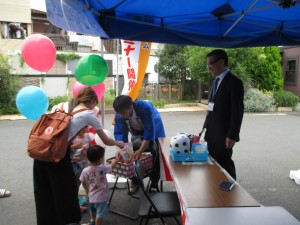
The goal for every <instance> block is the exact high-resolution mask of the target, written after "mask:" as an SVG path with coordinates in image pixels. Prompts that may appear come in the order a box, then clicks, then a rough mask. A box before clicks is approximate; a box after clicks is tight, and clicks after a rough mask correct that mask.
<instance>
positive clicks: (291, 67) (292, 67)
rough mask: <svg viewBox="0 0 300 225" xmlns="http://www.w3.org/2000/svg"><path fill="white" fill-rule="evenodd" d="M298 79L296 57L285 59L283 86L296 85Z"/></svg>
mask: <svg viewBox="0 0 300 225" xmlns="http://www.w3.org/2000/svg"><path fill="white" fill-rule="evenodd" d="M297 77H298V57H293V58H287V60H286V65H285V77H284V84H286V85H296V84H297Z"/></svg>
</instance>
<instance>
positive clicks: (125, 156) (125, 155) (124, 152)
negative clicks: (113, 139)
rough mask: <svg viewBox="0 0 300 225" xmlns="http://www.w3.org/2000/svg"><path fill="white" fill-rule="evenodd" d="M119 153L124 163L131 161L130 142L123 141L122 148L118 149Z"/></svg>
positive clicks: (131, 147)
mask: <svg viewBox="0 0 300 225" xmlns="http://www.w3.org/2000/svg"><path fill="white" fill-rule="evenodd" d="M120 155H121V158H122V161H123V162H124V163H127V164H129V163H131V162H132V161H133V146H132V143H131V142H128V143H125V145H124V148H123V149H120Z"/></svg>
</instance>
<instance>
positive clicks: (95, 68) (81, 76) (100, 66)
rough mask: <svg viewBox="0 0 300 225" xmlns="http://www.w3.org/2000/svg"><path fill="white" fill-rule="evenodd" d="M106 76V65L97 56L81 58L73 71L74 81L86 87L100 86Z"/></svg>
mask: <svg viewBox="0 0 300 225" xmlns="http://www.w3.org/2000/svg"><path fill="white" fill-rule="evenodd" d="M107 74H108V66H107V63H106V61H105V60H104V59H103V58H102V57H101V56H99V55H89V56H85V57H83V58H81V59H80V60H79V62H78V64H77V65H76V69H75V78H76V80H77V81H78V82H80V83H82V84H84V85H87V86H93V85H97V84H100V83H101V82H103V81H104V80H105V78H106V77H107Z"/></svg>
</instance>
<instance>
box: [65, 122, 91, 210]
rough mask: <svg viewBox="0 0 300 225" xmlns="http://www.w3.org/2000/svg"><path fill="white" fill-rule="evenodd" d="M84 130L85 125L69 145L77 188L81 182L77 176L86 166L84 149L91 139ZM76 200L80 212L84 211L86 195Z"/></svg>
mask: <svg viewBox="0 0 300 225" xmlns="http://www.w3.org/2000/svg"><path fill="white" fill-rule="evenodd" d="M86 131H87V127H84V128H82V129H81V130H80V131H79V132H78V134H77V136H76V137H75V138H74V140H73V141H72V145H71V154H70V155H71V162H72V166H73V171H74V173H75V176H76V180H77V185H78V188H79V186H80V184H81V181H80V179H79V177H80V175H81V173H82V170H83V169H84V168H85V167H87V166H88V160H87V157H86V151H87V148H88V147H89V144H90V141H91V140H90V137H89V135H88V133H87V132H86ZM78 200H79V205H80V211H81V212H82V213H84V212H86V211H87V207H85V206H84V205H86V204H87V196H83V197H81V198H78Z"/></svg>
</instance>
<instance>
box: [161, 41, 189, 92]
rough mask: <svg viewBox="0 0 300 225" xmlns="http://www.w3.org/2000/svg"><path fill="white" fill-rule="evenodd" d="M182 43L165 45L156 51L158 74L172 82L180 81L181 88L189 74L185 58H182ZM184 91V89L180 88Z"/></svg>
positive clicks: (183, 47)
mask: <svg viewBox="0 0 300 225" xmlns="http://www.w3.org/2000/svg"><path fill="white" fill-rule="evenodd" d="M185 48H186V46H184V45H169V44H167V45H165V46H164V48H163V49H162V50H160V51H158V54H157V55H158V57H159V62H158V71H159V74H160V75H162V76H164V77H166V78H168V79H169V80H170V81H171V82H173V83H181V85H182V88H183V89H184V85H185V83H186V78H187V77H189V76H190V72H189V69H188V66H187V64H186V60H185V58H184V49H185ZM182 91H183V93H184V90H182Z"/></svg>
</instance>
